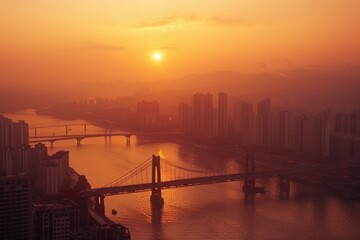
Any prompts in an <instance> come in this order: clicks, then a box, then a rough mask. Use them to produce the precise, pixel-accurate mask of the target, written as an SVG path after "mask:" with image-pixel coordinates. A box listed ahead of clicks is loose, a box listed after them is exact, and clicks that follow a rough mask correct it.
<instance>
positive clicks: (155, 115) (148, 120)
mask: <svg viewBox="0 0 360 240" xmlns="http://www.w3.org/2000/svg"><path fill="white" fill-rule="evenodd" d="M159 116H160V107H159V103H158V102H156V101H153V102H148V101H142V102H138V103H137V108H136V117H137V123H138V125H139V127H142V128H146V129H148V128H150V129H151V128H153V127H155V126H156V125H158V124H159Z"/></svg>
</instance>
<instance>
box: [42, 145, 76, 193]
mask: <svg viewBox="0 0 360 240" xmlns="http://www.w3.org/2000/svg"><path fill="white" fill-rule="evenodd" d="M38 168H39V173H38V178H37V179H36V181H35V185H36V187H37V188H38V189H39V190H41V191H43V192H45V193H47V194H52V195H53V194H58V193H59V191H60V189H61V186H63V185H64V184H65V183H66V181H67V180H68V179H69V176H70V175H69V152H66V151H59V152H56V153H55V154H54V155H52V156H48V157H47V159H46V160H45V161H43V162H41V163H40V164H39V166H38Z"/></svg>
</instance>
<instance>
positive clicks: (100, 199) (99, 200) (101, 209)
mask: <svg viewBox="0 0 360 240" xmlns="http://www.w3.org/2000/svg"><path fill="white" fill-rule="evenodd" d="M95 211H97V212H98V213H99V214H102V215H105V196H104V195H99V196H96V198H95Z"/></svg>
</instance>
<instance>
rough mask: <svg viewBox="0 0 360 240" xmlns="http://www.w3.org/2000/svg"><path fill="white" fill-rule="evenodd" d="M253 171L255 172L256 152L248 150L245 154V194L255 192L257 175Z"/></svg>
mask: <svg viewBox="0 0 360 240" xmlns="http://www.w3.org/2000/svg"><path fill="white" fill-rule="evenodd" d="M253 173H255V162H254V153H253V152H250V151H249V150H247V151H246V156H245V181H244V186H243V192H244V193H245V194H254V193H255V176H254V175H253Z"/></svg>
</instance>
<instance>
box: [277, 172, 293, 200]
mask: <svg viewBox="0 0 360 240" xmlns="http://www.w3.org/2000/svg"><path fill="white" fill-rule="evenodd" d="M279 190H280V198H281V199H282V198H283V197H284V195H285V198H286V199H289V196H290V179H289V176H283V175H280V176H279Z"/></svg>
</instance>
